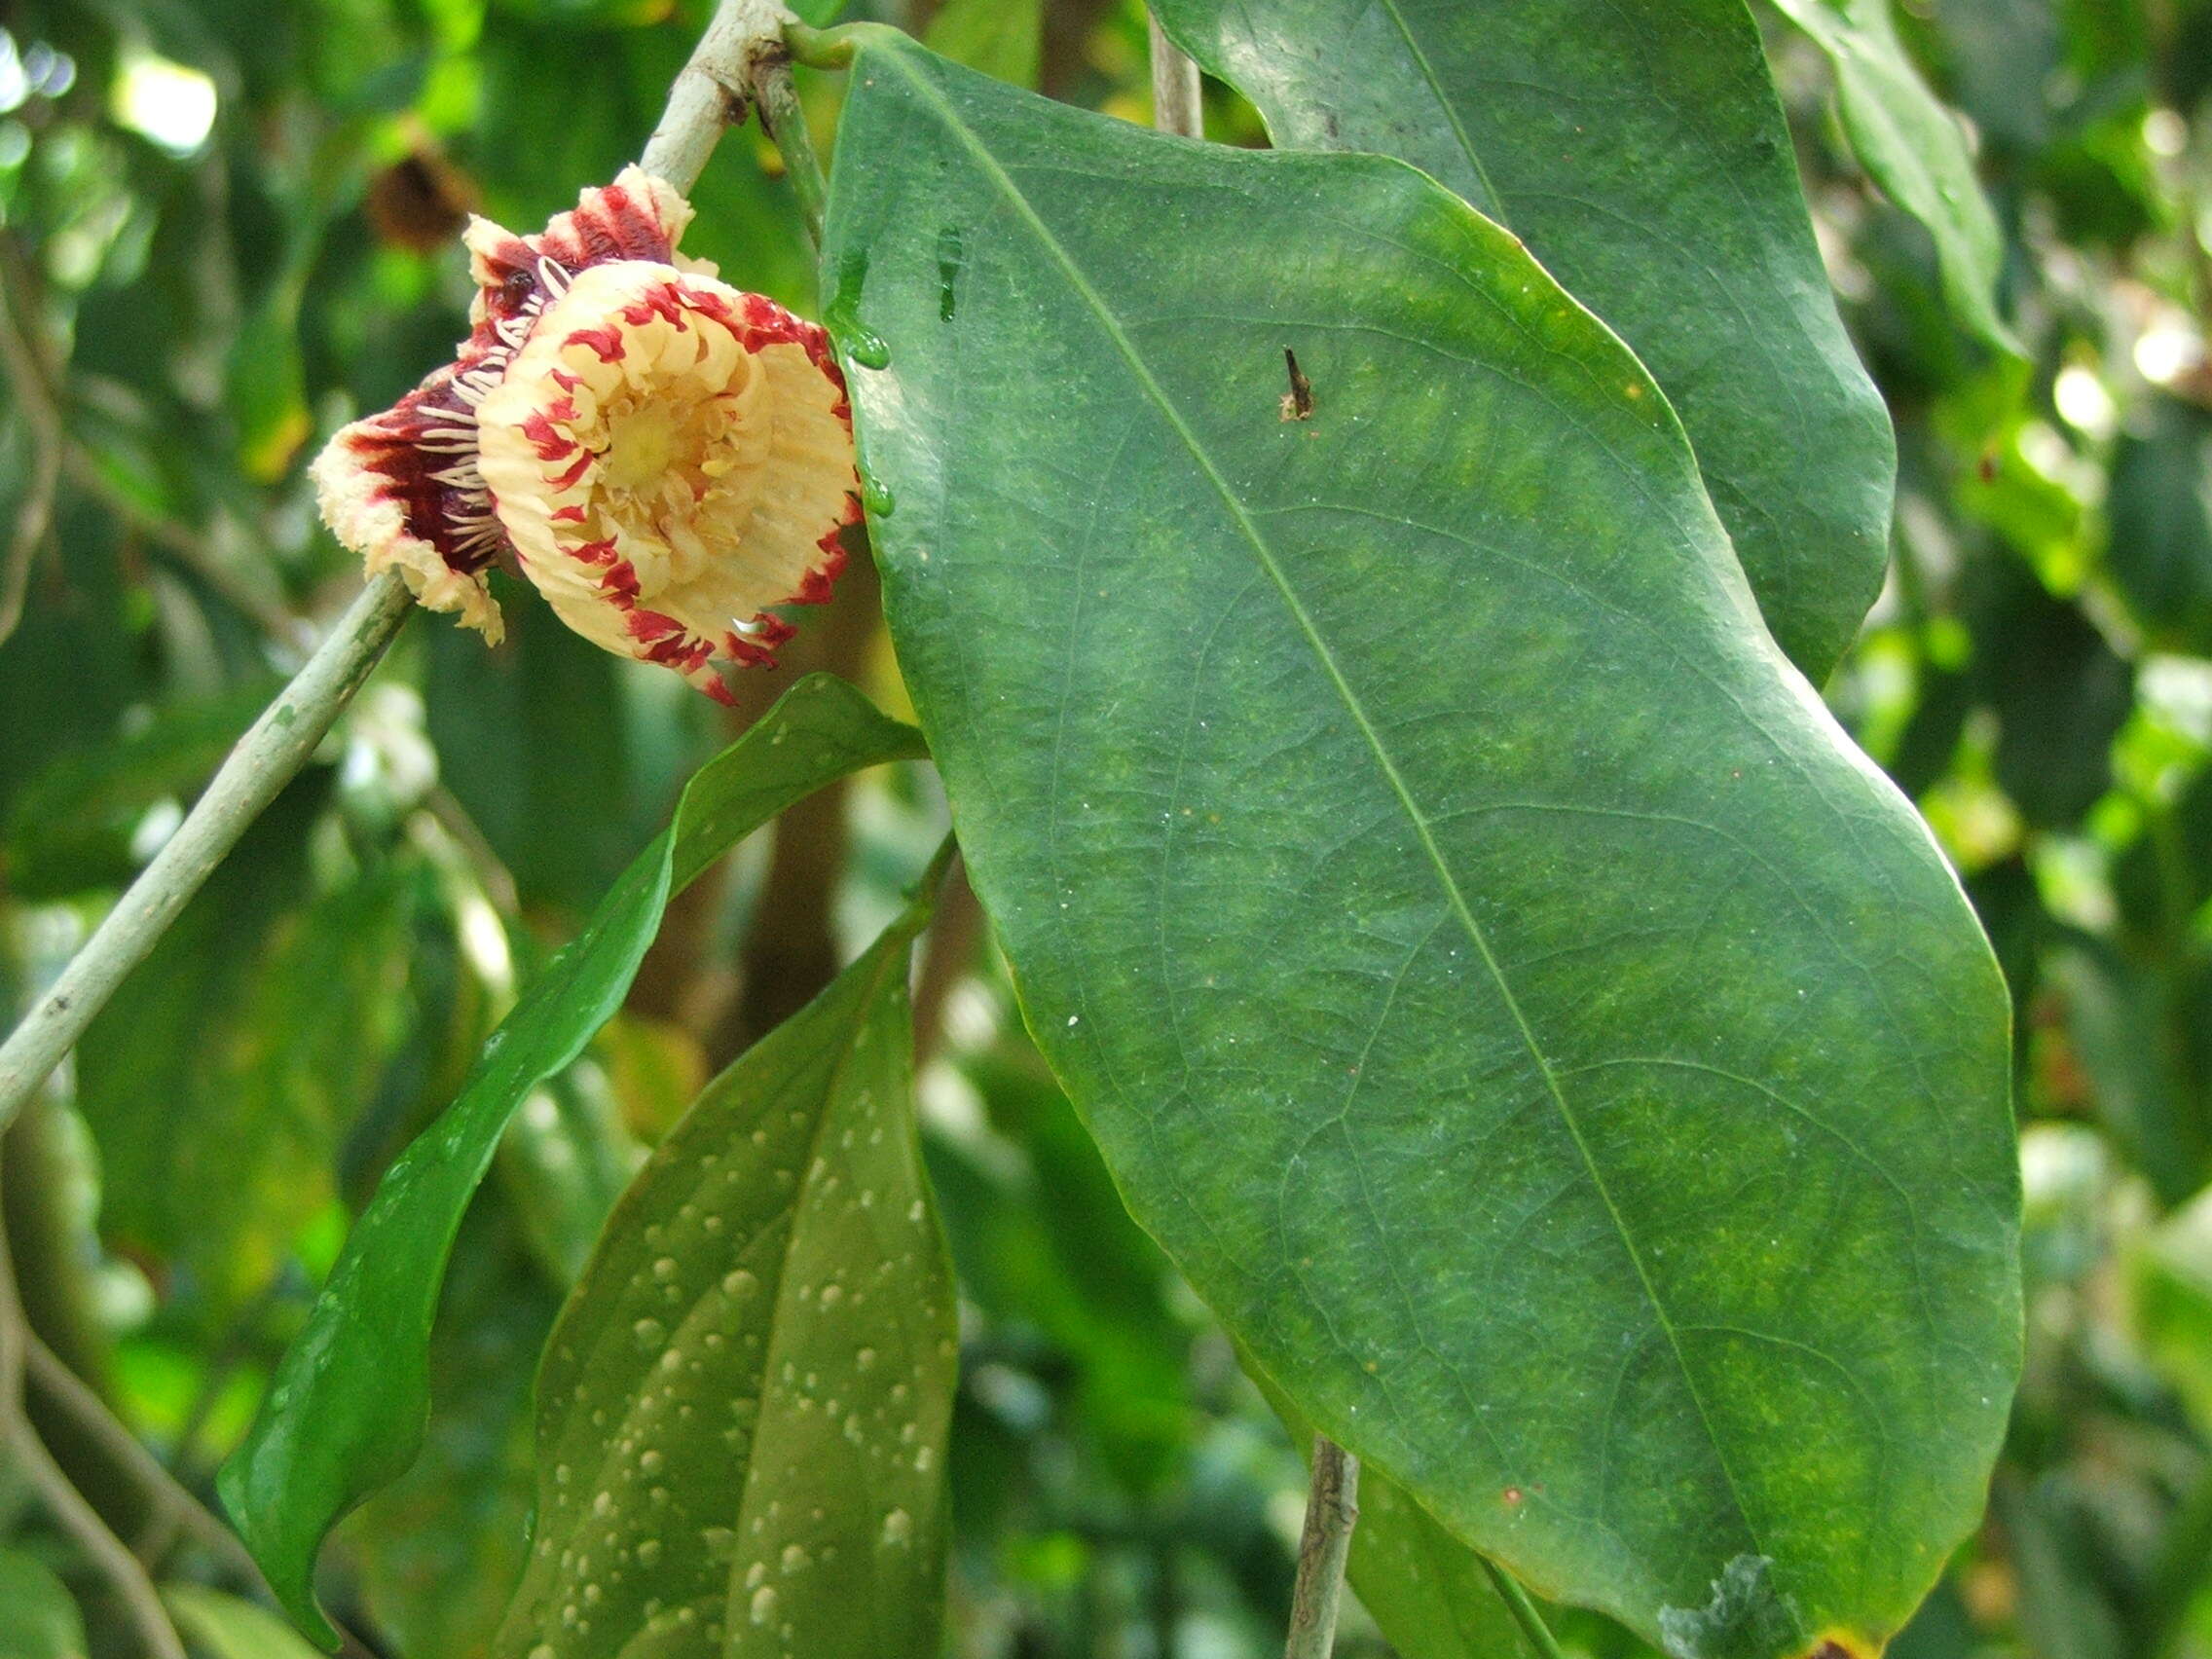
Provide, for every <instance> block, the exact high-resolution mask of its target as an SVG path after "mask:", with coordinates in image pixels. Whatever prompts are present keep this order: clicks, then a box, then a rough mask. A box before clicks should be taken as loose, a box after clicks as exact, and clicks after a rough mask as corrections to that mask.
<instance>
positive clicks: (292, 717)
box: [0, 571, 413, 1129]
mask: <svg viewBox="0 0 2212 1659" xmlns="http://www.w3.org/2000/svg"><path fill="white" fill-rule="evenodd" d="M412 606H413V601H412V600H411V599H410V598H409V596H408V593H407V587H406V584H405V583H403V582H402V581H401V580H400V579H399V577H398V576H397V575H395V574H393V573H391V572H390V571H386V572H385V573H384V574H383V575H380V576H378V577H377V578H376V579H375V580H373V581H371V582H370V583H369V585H368V587H367V588H365V589H364V590H363V591H362V593H361V596H360V598H358V599H356V600H355V601H354V602H353V604H352V607H351V608H350V609H349V610H348V611H347V612H346V614H345V615H344V616H342V617H340V618H339V621H338V625H337V627H335V628H333V629H332V630H331V633H330V637H329V638H328V639H326V640H325V641H323V643H322V645H320V646H319V647H318V648H317V649H316V651H315V653H314V655H313V656H312V657H310V658H309V659H308V661H307V665H306V666H305V667H304V668H302V669H301V670H300V672H299V673H298V674H297V675H295V676H294V677H293V679H292V682H291V684H289V685H287V686H285V687H284V689H283V690H282V691H281V692H280V693H278V695H277V697H276V701H275V702H274V703H272V704H270V705H269V707H268V708H267V709H265V710H263V711H262V715H261V718H260V719H257V720H255V721H254V722H253V725H252V726H251V727H250V728H249V729H248V730H247V732H246V734H245V735H244V736H243V737H241V738H240V739H239V742H238V747H237V748H235V749H233V750H232V751H231V753H230V756H229V757H228V758H226V759H225V760H224V762H223V764H222V766H221V768H220V769H219V770H218V771H217V772H216V773H215V776H214V778H213V779H212V781H210V782H209V784H208V785H207V788H206V791H205V792H204V793H203V794H202V795H201V797H200V799H199V800H198V801H197V802H196V803H195V804H194V806H193V808H192V811H191V812H190V813H188V814H187V815H186V817H185V820H184V823H183V824H182V825H180V826H179V827H178V829H177V830H176V833H175V834H173V835H171V836H170V837H169V838H168V841H167V842H166V844H165V845H164V846H163V848H162V850H161V851H160V852H159V853H156V854H155V855H154V860H153V862H152V863H151V864H149V865H148V866H146V867H145V868H144V869H143V870H141V871H140V872H139V875H138V879H137V880H136V881H134V882H132V883H131V884H130V888H129V892H127V893H125V894H124V896H123V897H122V899H121V900H120V901H118V902H117V903H116V906H115V908H114V909H112V910H110V911H109V912H108V913H107V917H106V919H105V920H103V921H102V922H101V923H100V925H99V928H98V929H97V931H95V932H94V933H93V935H92V938H91V939H90V940H87V941H86V942H85V946H84V948H83V949H82V950H80V951H78V952H77V954H76V955H75V956H74V957H72V958H71V959H70V961H69V965H68V967H66V968H64V969H62V971H61V975H60V977H58V978H57V979H55V982H54V985H53V987H52V988H51V989H50V990H49V991H48V992H47V994H46V996H45V997H44V998H43V999H41V1001H40V1002H39V1004H38V1006H37V1007H36V1008H34V1009H32V1010H31V1011H30V1013H29V1014H25V1015H24V1016H23V1020H22V1023H21V1024H19V1025H18V1026H17V1027H16V1029H15V1030H14V1031H13V1032H11V1033H10V1034H9V1037H8V1041H7V1042H6V1044H4V1045H0V1129H5V1128H6V1127H7V1126H8V1124H10V1123H11V1122H13V1121H14V1119H15V1116H16V1114H17V1113H18V1111H20V1110H21V1109H22V1104H23V1102H24V1101H25V1100H28V1099H29V1098H30V1096H31V1091H32V1090H33V1089H35V1088H38V1086H39V1085H40V1084H42V1083H44V1082H45V1081H46V1077H47V1074H48V1073H50V1072H51V1071H53V1070H54V1068H55V1066H56V1065H58V1064H59V1063H60V1061H61V1056H62V1055H63V1054H66V1053H67V1052H68V1051H69V1050H70V1049H71V1047H72V1046H74V1045H75V1043H76V1041H77V1039H78V1037H79V1036H81V1035H82V1034H83V1033H84V1029H85V1027H86V1026H87V1025H89V1024H91V1023H92V1016H93V1015H94V1014H98V1013H99V1011H100V1010H101V1009H102V1008H103V1007H105V1006H106V1004H107V1000H108V998H109V997H110V996H112V995H114V993H115V988H116V986H117V985H119V984H121V983H122V982H123V979H124V977H125V976H126V975H128V974H129V972H130V970H131V969H133V968H135V967H136V966H137V965H138V964H139V963H140V962H142V961H144V960H145V959H146V954H147V952H149V951H151V950H152V949H153V948H154V942H155V940H159V939H160V938H161V937H162V934H163V932H164V930H166V928H167V927H168V925H169V923H171V922H172V921H174V920H175V919H176V917H177V913H178V912H179V911H181V910H182V909H183V908H184V906H185V903H186V902H187V901H188V900H190V899H191V897H192V896H193V895H194V894H195V893H197V892H199V891H200V888H201V884H202V883H203V882H204V881H206V879H207V877H208V876H209V875H210V874H211V873H213V871H214V868H215V866H217V865H219V864H221V863H222V862H223V858H224V856H225V855H226V854H228V853H229V852H230V850H231V848H232V847H234V846H235V845H237V844H238V839H239V837H240V835H242V834H243V833H245V829H246V826H247V825H249V824H251V823H252V822H253V821H254V819H256V818H258V817H259V816H260V815H261V810H262V808H264V807H265V806H267V805H268V804H269V803H270V802H271V801H272V800H275V799H276V795H277V793H278V792H280V791H281V790H282V789H283V787H284V786H285V785H286V784H287V783H289V782H290V781H291V780H292V778H293V776H294V775H295V774H296V773H297V772H298V771H299V769H300V768H301V767H302V766H304V765H305V764H307V759H308V756H310V755H312V754H313V753H314V747H315V745H316V744H318V743H320V742H321V741H322V737H323V734H324V733H325V732H327V731H328V730H329V729H330V725H331V722H332V721H333V720H335V719H337V718H338V713H339V711H340V710H341V709H343V708H345V706H346V704H347V702H348V701H349V700H350V698H351V697H352V695H353V693H354V692H355V691H357V690H358V689H359V688H360V685H361V682H362V681H364V680H366V679H367V678H368V675H369V670H370V669H372V668H374V667H375V666H376V664H377V659H378V658H379V657H381V656H383V655H384V651H385V647H386V646H387V645H390V644H391V639H392V636H393V635H394V634H396V633H398V631H399V625H400V623H401V622H402V621H404V620H405V619H406V616H407V612H408V610H409V609H410V608H412Z"/></svg>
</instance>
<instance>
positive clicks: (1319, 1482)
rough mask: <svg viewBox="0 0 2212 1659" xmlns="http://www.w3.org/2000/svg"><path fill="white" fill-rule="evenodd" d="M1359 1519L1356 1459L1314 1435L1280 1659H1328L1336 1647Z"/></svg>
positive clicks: (1357, 1465)
mask: <svg viewBox="0 0 2212 1659" xmlns="http://www.w3.org/2000/svg"><path fill="white" fill-rule="evenodd" d="M1358 1520H1359V1459H1358V1458H1357V1457H1355V1456H1352V1455H1351V1454H1350V1453H1349V1452H1346V1450H1345V1449H1344V1448H1343V1447H1342V1446H1339V1445H1338V1444H1337V1443H1336V1442H1335V1441H1333V1440H1331V1439H1330V1438H1329V1437H1328V1436H1327V1435H1325V1434H1316V1435H1315V1436H1314V1437H1313V1474H1312V1479H1311V1481H1310V1483H1309V1485H1308V1487H1307V1489H1306V1527H1305V1530H1304V1531H1303V1532H1301V1533H1300V1535H1299V1539H1298V1580H1297V1583H1296V1585H1295V1586H1294V1587H1293V1589H1292V1591H1291V1598H1290V1639H1289V1641H1286V1642H1285V1643H1284V1644H1283V1650H1282V1655H1283V1659H1329V1654H1330V1651H1331V1650H1332V1649H1333V1648H1334V1647H1335V1646H1336V1643H1337V1604H1338V1603H1339V1602H1340V1601H1341V1600H1342V1599H1343V1596H1344V1588H1345V1562H1346V1559H1347V1558H1349V1556H1350V1555H1351V1530H1352V1527H1353V1526H1354V1524H1356V1523H1357V1522H1358Z"/></svg>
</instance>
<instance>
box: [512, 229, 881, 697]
mask: <svg viewBox="0 0 2212 1659" xmlns="http://www.w3.org/2000/svg"><path fill="white" fill-rule="evenodd" d="M476 416H477V437H478V442H479V455H478V466H479V468H480V470H481V473H482V476H483V480H484V483H485V485H486V486H487V488H488V489H489V491H490V493H491V498H492V501H493V504H494V507H495V509H496V511H497V513H498V523H499V525H500V526H501V528H502V529H503V530H504V532H505V534H506V536H507V538H508V540H509V541H510V542H511V543H512V545H513V547H514V549H515V552H516V553H517V554H518V555H519V556H520V559H521V564H522V570H523V573H524V574H525V575H527V576H528V577H529V578H530V579H531V580H532V581H533V582H534V583H535V584H536V586H537V589H538V591H539V592H540V593H542V594H544V596H545V598H546V600H547V601H548V603H550V604H551V605H552V607H553V608H554V609H555V610H556V611H557V612H559V613H560V615H561V617H562V619H563V620H564V621H566V622H567V623H568V624H569V626H570V627H571V628H573V629H575V630H576V632H578V633H579V634H582V635H583V636H584V637H585V638H586V639H589V640H592V641H595V642H596V643H598V644H599V645H604V646H605V647H606V648H607V649H608V650H610V651H616V652H620V653H622V654H624V655H628V656H634V657H638V658H640V659H642V660H644V661H646V662H657V663H663V664H666V665H667V666H669V667H671V668H674V669H676V670H677V671H678V672H680V673H682V675H684V677H685V678H687V679H688V680H690V681H691V682H692V683H693V684H695V685H697V686H698V687H699V688H700V689H701V690H704V691H706V692H707V693H708V694H709V695H711V696H715V697H718V698H720V699H722V700H723V701H727V700H728V692H727V691H726V689H725V688H724V687H723V685H722V682H721V681H720V679H719V676H718V675H717V673H716V671H715V664H716V663H717V662H718V661H719V660H726V661H733V662H739V663H762V662H767V661H770V660H772V659H773V655H774V648H775V646H776V645H778V644H779V643H780V642H781V641H783V640H784V639H787V638H789V636H790V634H791V631H792V630H791V625H790V624H789V623H787V622H785V621H783V620H782V619H781V618H779V617H777V616H774V615H772V614H771V613H770V611H769V607H771V606H777V605H812V604H818V603H820V602H821V601H823V600H826V599H828V598H829V597H830V584H831V582H832V581H833V580H834V579H835V577H836V575H837V572H838V571H840V570H841V569H842V568H843V566H844V561H845V552H844V548H843V545H842V542H841V539H840V533H841V532H842V530H843V529H844V527H845V526H846V525H848V524H851V523H853V522H854V521H856V520H857V519H858V518H859V516H860V502H859V499H858V496H857V488H858V480H857V478H856V476H855V474H854V469H853V442H852V416H851V411H850V409H849V407H848V405H847V403H846V399H845V387H844V382H843V379H842V378H841V377H840V376H839V374H838V372H837V367H836V364H835V362H834V360H833V359H832V357H831V355H830V343H829V338H828V336H827V335H825V334H824V333H823V331H822V330H821V329H820V328H818V327H816V326H815V325H814V324H812V323H808V322H802V321H801V320H799V319H798V318H797V317H795V316H793V315H792V314H791V313H789V312H787V311H785V310H784V309H783V308H782V307H780V306H778V305H776V304H774V303H773V302H772V301H769V300H766V299H763V298H762V297H761V296H759V295H757V294H745V293H740V292H738V291H737V290H736V289H734V288H731V287H728V286H726V285H724V284H723V283H721V282H719V281H716V280H715V279H714V278H713V277H712V276H703V275H699V274H696V273H686V272H683V271H681V270H678V269H677V268H675V267H674V266H672V265H668V264H665V263H661V262H657V261H645V260H622V261H616V262H614V263H610V264H603V265H595V266H593V267H591V268H590V269H589V270H586V271H584V272H582V273H580V274H579V275H577V276H576V277H575V278H574V280H573V281H572V282H571V283H570V285H569V287H568V290H567V292H566V293H564V294H563V295H562V296H561V297H560V298H559V299H558V300H557V301H555V302H554V303H553V304H552V305H551V306H550V307H548V308H547V309H546V311H545V313H544V314H543V316H542V317H541V318H539V319H538V320H537V322H536V324H535V328H534V329H533V330H532V332H531V334H530V336H529V339H528V341H527V343H526V344H525V345H523V346H522V348H521V349H520V350H518V351H517V352H516V354H515V356H514V360H513V362H512V364H511V365H510V366H509V367H508V368H507V370H506V372H505V375H504V376H503V378H502V379H501V380H500V381H499V383H498V386H497V387H494V388H492V389H491V390H489V391H487V392H486V393H485V395H484V398H483V400H482V402H481V403H480V404H479V405H478V407H477V410H476Z"/></svg>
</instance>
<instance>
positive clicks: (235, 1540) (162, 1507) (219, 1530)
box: [24, 1333, 261, 1585]
mask: <svg viewBox="0 0 2212 1659" xmlns="http://www.w3.org/2000/svg"><path fill="white" fill-rule="evenodd" d="M24 1370H25V1372H26V1374H27V1375H28V1376H29V1378H30V1381H31V1385H32V1386H33V1387H35V1388H37V1389H38V1391H39V1392H40V1393H42V1394H44V1395H45V1396H46V1397H47V1399H48V1400H50V1401H52V1402H53V1404H54V1405H55V1407H57V1408H58V1409H60V1410H61V1411H63V1412H65V1413H67V1414H68V1415H69V1417H70V1418H71V1419H74V1420H75V1422H76V1424H77V1426H78V1427H79V1428H81V1429H82V1430H84V1432H85V1434H86V1436H87V1437H88V1438H89V1439H91V1440H92V1442H93V1443H94V1444H95V1445H97V1446H98V1447H99V1449H100V1450H101V1451H102V1452H103V1453H105V1454H106V1456H107V1457H108V1459H109V1460H110V1461H111V1462H113V1463H114V1464H115V1465H116V1466H117V1467H118V1468H120V1469H122V1470H123V1471H124V1472H125V1473H126V1474H128V1475H129V1477H130V1478H131V1479H132V1480H134V1481H136V1482H137V1483H138V1485H139V1487H140V1488H141V1489H143V1491H144V1492H145V1493H146V1497H147V1500H148V1501H149V1502H150V1503H151V1504H152V1505H153V1507H154V1512H155V1513H154V1517H153V1519H152V1520H151V1521H150V1522H149V1523H148V1526H147V1538H148V1541H147V1542H146V1543H144V1544H142V1545H141V1547H140V1548H139V1549H138V1551H137V1552H136V1554H137V1555H138V1557H139V1559H140V1560H141V1561H144V1562H145V1563H146V1564H147V1565H148V1566H149V1567H151V1566H153V1565H154V1563H155V1562H157V1561H158V1560H159V1559H160V1557H161V1555H162V1554H163V1553H164V1549H165V1546H166V1537H165V1536H164V1534H168V1533H173V1532H174V1531H175V1530H178V1529H181V1530H184V1531H185V1532H187V1533H189V1534H190V1535H191V1536H192V1537H193V1538H194V1539H195V1540H197V1541H198V1542H199V1543H200V1544H201V1545H202V1546H203V1547H204V1548H205V1549H206V1550H207V1552H208V1553H209V1554H210V1555H213V1556H215V1557H216V1558H217V1559H219V1560H220V1561H221V1562H222V1564H223V1567H224V1568H225V1569H226V1570H227V1571H230V1572H233V1573H236V1574H237V1575H238V1576H239V1577H240V1578H242V1579H244V1580H246V1581H247V1582H248V1583H251V1584H256V1585H258V1584H259V1583H260V1582H261V1568H260V1567H256V1566H255V1565H254V1561H253V1557H252V1556H251V1555H250V1554H249V1553H248V1552H247V1550H246V1547H245V1545H244V1543H243V1542H241V1541H240V1538H239V1535H238V1534H237V1533H236V1532H234V1531H232V1530H231V1529H230V1528H229V1527H228V1526H226V1525H225V1524H224V1523H223V1521H222V1519H221V1518H220V1517H219V1516H217V1515H216V1514H215V1512H214V1511H213V1510H211V1509H209V1508H208V1507H207V1506H206V1505H205V1504H203V1503H202V1502H201V1501H200V1499H199V1498H198V1497H197V1496H195V1495H194V1494H193V1493H192V1491H191V1489H190V1488H188V1487H186V1486H185V1485H184V1484H183V1483H182V1482H181V1481H179V1480H178V1479H177V1478H176V1477H175V1476H174V1475H172V1474H170V1473H169V1471H168V1470H167V1469H166V1467H164V1466H163V1463H162V1460H161V1459H160V1458H159V1457H157V1456H154V1455H153V1453H151V1452H149V1451H148V1450H147V1449H146V1446H145V1443H144V1442H143V1441H141V1440H140V1439H139V1438H138V1437H137V1436H136V1435H135V1434H133V1433H131V1432H130V1430H129V1428H128V1427H126V1426H125V1425H124V1424H123V1422H122V1421H121V1420H120V1419H118V1418H117V1417H116V1415H115V1414H114V1413H113V1412H111V1411H109V1410H108V1409H107V1403H106V1402H105V1401H104V1400H102V1399H101V1398H100V1397H99V1395H98V1394H96V1393H94V1392H93V1391H92V1385H91V1384H90V1383H87V1382H86V1381H85V1380H84V1379H83V1378H81V1377H79V1376H78V1375H77V1374H76V1373H75V1372H74V1371H72V1370H70V1369H69V1367H68V1366H67V1365H66V1364H64V1363H63V1362H62V1359H61V1356H60V1355H59V1354H57V1353H55V1351H54V1350H53V1349H52V1348H50V1347H48V1346H46V1344H44V1343H43V1342H41V1341H39V1339H38V1337H37V1335H36V1333H32V1334H30V1335H29V1337H28V1339H27V1341H26V1343H25V1349H24Z"/></svg>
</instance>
